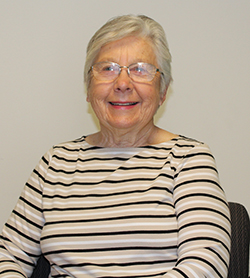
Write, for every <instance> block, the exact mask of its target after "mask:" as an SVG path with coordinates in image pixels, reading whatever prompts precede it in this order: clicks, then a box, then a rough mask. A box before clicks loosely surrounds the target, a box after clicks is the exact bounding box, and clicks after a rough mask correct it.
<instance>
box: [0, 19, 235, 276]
mask: <svg viewBox="0 0 250 278" xmlns="http://www.w3.org/2000/svg"><path fill="white" fill-rule="evenodd" d="M170 60H171V57H170V54H169V50H168V46H167V42H166V39H165V34H164V31H163V29H162V27H161V26H160V25H159V24H158V23H157V22H155V21H154V20H152V19H150V18H148V17H146V16H130V15H129V16H121V17H117V18H114V19H112V20H110V21H108V22H107V23H106V24H105V25H104V26H103V27H101V28H100V29H99V30H98V31H97V32H96V34H95V35H94V36H93V37H92V39H91V40H90V42H89V45H88V48H87V59H86V65H85V75H84V78H85V83H86V88H87V101H88V102H90V104H91V106H92V107H93V110H94V112H95V114H96V115H97V118H98V119H99V122H100V130H99V131H98V132H97V133H95V134H90V135H87V136H83V137H82V138H80V139H77V140H75V141H72V142H68V143H64V144H59V145H56V146H54V147H53V148H52V149H51V150H50V151H48V153H46V154H45V155H44V156H43V157H42V159H41V160H40V162H39V164H38V166H37V167H36V168H35V169H34V171H33V173H32V174H31V177H30V179H29V180H28V182H27V183H26V185H25V188H24V190H23V193H22V195H21V197H20V199H19V201H18V203H17V206H16V208H15V209H14V211H13V213H12V215H11V216H10V218H9V220H8V222H7V223H6V225H5V227H4V229H3V232H2V235H1V249H0V260H1V263H0V277H29V276H30V275H31V273H32V271H33V268H34V266H35V265H36V261H37V259H38V257H39V256H40V254H41V253H43V254H44V256H45V257H46V258H47V259H48V261H49V263H50V265H51V277H76V278H83V277H84V278H85V277H100V278H102V277H119V278H120V277H121V278H123V277H164V278H168V277H169V278H170V277H171V278H173V277H176V278H177V277H178V278H179V277H182V278H184V277H194V278H198V277H213V278H215V277H227V267H228V262H229V249H230V219H229V211H228V205H227V202H226V199H225V196H224V192H223V190H222V188H221V187H220V185H219V181H218V174H217V170H216V166H215V162H214V158H213V156H212V154H211V152H210V150H209V148H208V147H207V146H206V145H205V144H203V143H201V142H198V141H195V140H192V139H188V138H186V137H184V136H180V135H175V134H172V133H170V132H168V131H166V130H163V129H160V128H159V127H157V126H155V124H154V120H153V118H154V115H155V113H156V111H157V109H158V108H159V106H161V105H162V103H163V102H164V100H165V98H166V92H167V89H168V86H169V83H170V81H171V70H170Z"/></svg>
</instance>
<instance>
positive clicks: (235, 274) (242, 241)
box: [228, 202, 250, 278]
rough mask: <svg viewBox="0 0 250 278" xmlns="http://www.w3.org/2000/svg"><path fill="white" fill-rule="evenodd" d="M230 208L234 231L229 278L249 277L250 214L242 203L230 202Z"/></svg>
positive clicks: (232, 234)
mask: <svg viewBox="0 0 250 278" xmlns="http://www.w3.org/2000/svg"><path fill="white" fill-rule="evenodd" d="M229 209H230V213H231V222H232V232H231V256H230V262H229V269H228V278H247V277H248V275H249V241H250V220H249V216H248V213H247V210H246V209H245V207H244V206H243V205H241V204H238V203H232V202H229Z"/></svg>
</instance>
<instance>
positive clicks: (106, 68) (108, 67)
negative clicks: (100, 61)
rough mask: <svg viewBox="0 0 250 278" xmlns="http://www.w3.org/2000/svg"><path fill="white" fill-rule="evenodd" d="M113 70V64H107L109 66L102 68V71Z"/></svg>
mask: <svg viewBox="0 0 250 278" xmlns="http://www.w3.org/2000/svg"><path fill="white" fill-rule="evenodd" d="M113 70H114V68H113V67H111V66H107V67H104V68H102V71H113Z"/></svg>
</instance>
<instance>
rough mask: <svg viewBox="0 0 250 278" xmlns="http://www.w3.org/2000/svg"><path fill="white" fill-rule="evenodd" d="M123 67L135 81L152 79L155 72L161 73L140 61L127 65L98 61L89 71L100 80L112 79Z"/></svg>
mask: <svg viewBox="0 0 250 278" xmlns="http://www.w3.org/2000/svg"><path fill="white" fill-rule="evenodd" d="M123 68H125V69H127V73H128V75H129V77H130V78H131V79H132V80H133V81H135V82H145V81H146V82H147V81H152V80H153V79H154V77H155V75H156V73H157V72H160V73H161V74H162V75H163V73H162V72H161V71H160V70H159V69H157V68H156V67H155V66H154V65H151V64H148V63H142V62H140V63H134V64H131V65H129V66H128V67H127V66H120V65H119V64H117V63H113V62H99V63H96V64H94V65H93V66H92V67H91V68H90V69H89V72H90V71H92V72H93V75H94V77H95V78H96V79H98V80H100V81H114V80H115V79H116V78H117V77H118V76H119V75H120V73H121V70H122V69H123Z"/></svg>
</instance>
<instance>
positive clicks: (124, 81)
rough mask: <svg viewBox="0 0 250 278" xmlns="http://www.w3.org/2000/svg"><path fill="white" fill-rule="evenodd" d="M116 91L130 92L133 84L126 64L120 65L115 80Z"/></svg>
mask: <svg viewBox="0 0 250 278" xmlns="http://www.w3.org/2000/svg"><path fill="white" fill-rule="evenodd" d="M114 86H115V91H116V92H130V91H132V89H133V84H132V82H131V79H130V77H129V73H128V68H127V67H126V66H123V67H121V71H120V74H119V75H118V77H117V78H116V80H115V85H114Z"/></svg>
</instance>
